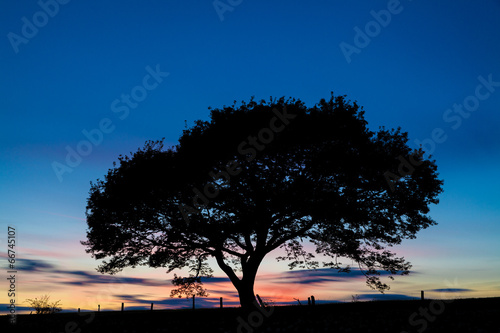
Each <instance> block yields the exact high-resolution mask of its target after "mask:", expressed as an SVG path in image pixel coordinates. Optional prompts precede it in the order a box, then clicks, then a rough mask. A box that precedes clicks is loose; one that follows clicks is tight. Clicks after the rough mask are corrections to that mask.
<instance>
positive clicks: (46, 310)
mask: <svg viewBox="0 0 500 333" xmlns="http://www.w3.org/2000/svg"><path fill="white" fill-rule="evenodd" d="M49 299H50V296H49V295H43V296H42V297H40V299H38V298H35V299H32V298H28V299H27V300H26V302H28V303H29V305H30V307H32V308H33V309H34V310H35V313H36V314H50V313H56V312H59V311H61V310H62V309H61V308H60V307H59V306H60V305H61V304H60V302H61V300H58V301H55V302H52V303H50V301H49Z"/></svg>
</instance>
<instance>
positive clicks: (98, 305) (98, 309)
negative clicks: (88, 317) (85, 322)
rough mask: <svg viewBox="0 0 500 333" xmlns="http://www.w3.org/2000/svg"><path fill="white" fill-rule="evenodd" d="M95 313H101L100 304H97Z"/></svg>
mask: <svg viewBox="0 0 500 333" xmlns="http://www.w3.org/2000/svg"><path fill="white" fill-rule="evenodd" d="M97 312H101V304H97Z"/></svg>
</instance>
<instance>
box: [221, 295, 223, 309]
mask: <svg viewBox="0 0 500 333" xmlns="http://www.w3.org/2000/svg"><path fill="white" fill-rule="evenodd" d="M220 308H221V309H222V308H223V305H222V297H221V298H220Z"/></svg>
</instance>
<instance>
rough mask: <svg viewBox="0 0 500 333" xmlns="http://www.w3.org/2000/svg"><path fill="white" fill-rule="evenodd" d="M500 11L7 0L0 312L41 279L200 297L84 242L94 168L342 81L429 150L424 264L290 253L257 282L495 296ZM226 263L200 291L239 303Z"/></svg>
mask: <svg viewBox="0 0 500 333" xmlns="http://www.w3.org/2000/svg"><path fill="white" fill-rule="evenodd" d="M499 15H500V1H498V0H483V1H480V2H479V1H464V0H443V1H438V2H437V1H431V0H413V1H411V0H401V1H396V0H390V1H368V0H364V1H349V2H347V1H327V0H313V1H308V2H306V1H291V0H287V1H282V0H277V1H262V0H253V1H247V0H243V1H242V0H231V1H230V0H219V1H212V0H210V1H205V0H196V1H195V0H185V1H171V0H166V1H159V0H156V1H155V0H151V1H138V0H123V1H105V2H102V1H95V0H88V1H78V0H71V1H69V0H58V1H56V0H41V1H38V2H37V1H27V0H23V1H5V0H0V75H1V79H0V126H1V131H0V260H1V263H0V268H1V269H2V275H3V276H4V278H2V281H3V282H2V283H1V286H0V288H2V290H3V291H2V292H1V293H0V304H2V305H0V306H1V307H0V314H6V313H7V308H6V304H7V303H9V302H10V300H11V299H12V298H15V301H16V303H18V311H21V312H22V311H28V308H27V303H26V302H25V300H26V299H28V298H35V297H40V296H41V295H44V294H49V295H50V296H51V299H53V300H59V299H60V300H61V303H62V307H63V308H64V309H65V310H66V311H70V310H71V311H74V310H75V309H77V308H81V309H84V310H95V309H96V308H97V304H100V305H101V309H108V310H117V309H119V308H120V304H121V303H122V302H125V304H126V307H127V308H147V307H149V304H150V303H151V302H154V303H155V304H157V306H158V307H159V308H172V307H174V308H175V307H187V306H189V305H190V303H189V301H188V300H185V299H180V300H179V299H171V298H170V297H169V295H170V290H171V289H172V285H171V283H170V281H171V279H172V277H173V273H171V274H166V273H165V270H164V269H163V270H162V269H152V268H147V267H140V268H136V269H125V270H124V271H123V272H121V273H119V274H117V275H116V276H109V275H101V274H100V273H98V272H96V270H95V268H96V267H97V265H98V262H97V261H95V260H94V259H92V258H91V257H90V255H89V254H87V253H85V250H84V247H83V246H82V245H81V244H80V241H81V240H85V235H86V221H85V206H86V199H87V196H88V192H89V189H90V182H91V181H95V180H97V179H98V178H102V177H103V176H104V175H105V174H106V172H107V170H108V169H110V168H112V167H113V162H114V161H117V159H118V156H119V155H120V154H123V155H125V154H129V153H130V152H134V151H136V150H137V149H138V148H139V147H142V146H143V145H144V143H145V141H147V140H157V139H161V138H163V137H164V138H165V141H166V143H167V145H174V144H176V143H177V140H178V138H179V136H180V135H181V133H182V130H183V129H184V128H185V126H186V124H187V125H188V126H192V125H193V124H194V121H196V120H198V119H202V120H208V119H209V110H208V107H214V108H217V107H222V106H224V105H231V104H232V103H233V101H235V100H236V101H238V102H239V101H243V100H244V101H248V100H249V99H250V97H251V96H255V98H256V100H260V99H269V97H270V96H273V97H281V96H286V97H295V98H300V99H301V100H302V101H304V102H305V103H306V105H307V106H310V107H312V106H313V105H314V104H316V103H318V102H319V100H320V99H322V98H326V99H328V98H329V97H330V93H331V92H333V93H334V94H335V95H347V98H348V99H351V100H353V101H354V100H355V101H357V103H358V104H359V105H361V106H363V107H364V110H365V111H366V113H365V118H366V119H367V121H368V126H369V128H370V129H372V130H377V129H378V128H379V126H385V127H387V128H396V127H398V126H400V127H401V128H402V129H403V130H404V131H407V132H408V133H409V138H410V142H409V144H410V146H412V147H415V148H416V147H418V146H419V145H420V144H421V145H422V146H423V148H424V149H425V150H426V152H427V153H428V154H431V155H432V158H433V159H435V160H436V163H437V165H438V172H439V174H440V178H441V179H443V180H444V192H443V193H442V194H441V195H440V197H439V199H440V203H439V204H438V205H434V206H432V207H431V211H430V216H431V217H432V218H433V219H435V220H436V222H438V225H437V226H433V227H431V228H429V229H426V230H424V231H421V232H420V233H419V234H418V235H417V238H416V239H414V240H406V241H403V243H402V244H401V245H399V246H397V247H396V249H395V250H396V252H397V253H398V254H400V255H403V256H405V258H406V259H407V260H409V261H410V262H412V264H413V271H412V273H411V274H410V275H409V276H405V277H397V278H396V280H395V281H393V282H391V283H390V284H391V290H390V291H388V292H387V293H386V294H385V295H381V294H380V293H377V292H375V291H372V290H371V289H369V288H368V287H367V286H366V285H365V283H364V277H363V276H362V275H361V274H360V272H359V271H357V270H354V271H353V272H352V273H351V274H349V275H345V274H344V275H341V274H339V273H337V272H335V271H333V270H328V269H320V270H317V271H305V270H294V271H289V270H288V266H287V265H286V263H281V262H279V263H278V262H276V260H275V259H274V258H275V257H276V256H277V255H278V254H279V253H271V254H269V255H268V257H267V259H266V260H265V261H264V263H263V264H262V266H261V268H260V270H259V274H258V277H257V283H256V288H255V290H256V293H258V294H260V295H261V296H262V298H264V299H267V300H269V301H273V302H275V303H281V304H297V301H296V299H299V300H301V301H302V302H304V300H307V297H309V296H310V295H314V296H315V298H316V299H318V301H321V302H326V301H329V302H333V301H351V299H352V295H358V297H359V299H361V300H372V299H391V298H398V299H410V298H415V297H419V296H420V290H424V291H425V292H426V295H428V297H435V298H465V297H490V296H500V280H499V277H500V242H498V237H499V235H500V223H499V222H500V202H499V201H500V200H499V199H500V195H499V194H498V193H499V192H498V190H497V189H498V188H499V187H500V181H499V178H498V176H497V173H498V165H499V164H500V155H499V152H500V134H499V133H500V132H499V131H498V128H499V127H500V61H499V59H500V43H499V42H500V21H499V20H498V17H499ZM9 227H11V228H13V229H14V230H15V240H16V246H15V248H14V250H15V256H16V258H15V259H16V264H15V265H16V266H15V268H16V270H17V272H16V273H15V275H16V276H15V277H16V279H15V294H16V295H15V297H10V296H8V292H7V291H8V289H9V288H10V286H9V283H8V281H7V280H6V278H5V277H7V278H8V277H9V276H10V274H9V273H8V272H7V270H8V262H7V256H8V247H7V245H8V243H7V241H8V228H9ZM11 230H12V229H11ZM214 268H215V272H214V278H212V279H211V280H208V281H206V283H205V286H206V288H207V289H208V292H209V293H210V296H209V297H208V298H206V299H200V300H199V301H198V302H199V303H198V304H199V305H200V306H204V307H208V306H217V305H218V300H219V297H224V300H225V304H227V305H228V306H231V305H232V306H236V305H237V304H238V299H237V294H236V292H235V290H234V288H233V287H232V285H231V284H230V283H229V282H228V280H227V278H226V277H225V276H224V274H223V273H222V272H221V271H220V270H218V269H217V267H216V266H214ZM177 273H179V272H177ZM384 278H385V277H384Z"/></svg>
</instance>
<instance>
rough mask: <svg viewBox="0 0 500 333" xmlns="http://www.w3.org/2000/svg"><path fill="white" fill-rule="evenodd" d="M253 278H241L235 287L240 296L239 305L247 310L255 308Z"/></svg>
mask: <svg viewBox="0 0 500 333" xmlns="http://www.w3.org/2000/svg"><path fill="white" fill-rule="evenodd" d="M254 282H255V279H253V280H245V279H243V280H241V281H240V283H239V284H238V286H237V287H236V289H237V290H238V295H239V297H240V305H241V307H242V308H243V309H246V310H249V309H253V308H255V304H256V300H255V292H254V290H253V285H254Z"/></svg>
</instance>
